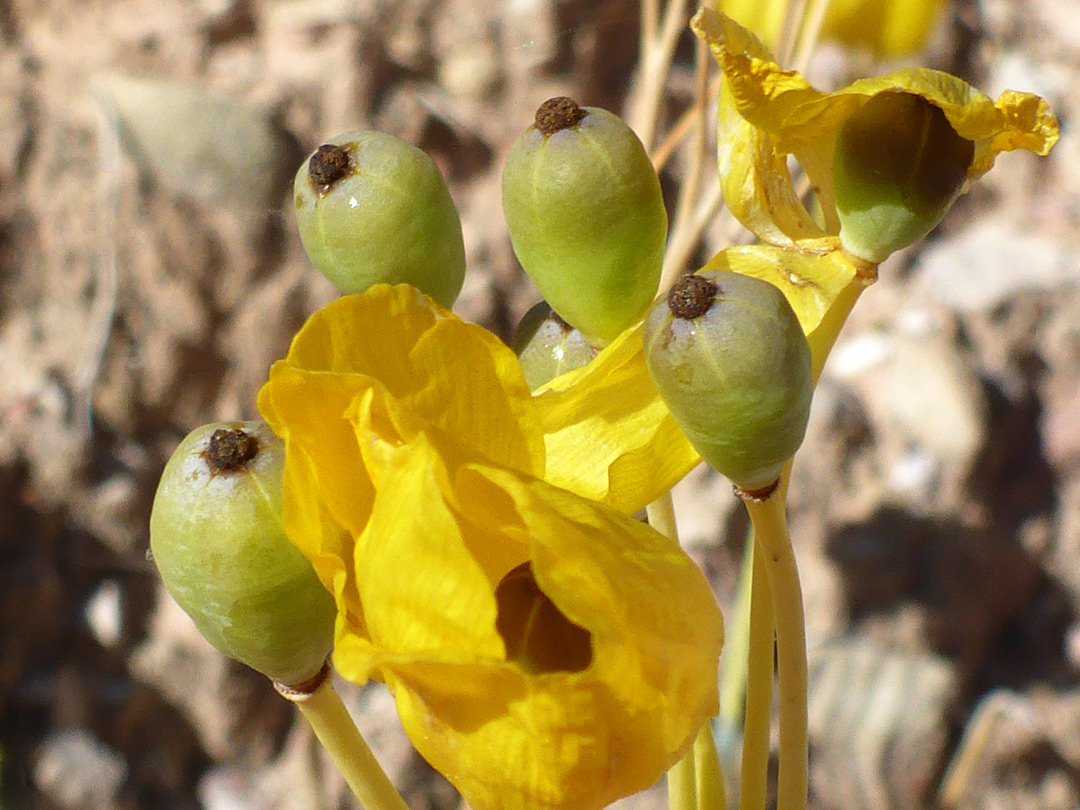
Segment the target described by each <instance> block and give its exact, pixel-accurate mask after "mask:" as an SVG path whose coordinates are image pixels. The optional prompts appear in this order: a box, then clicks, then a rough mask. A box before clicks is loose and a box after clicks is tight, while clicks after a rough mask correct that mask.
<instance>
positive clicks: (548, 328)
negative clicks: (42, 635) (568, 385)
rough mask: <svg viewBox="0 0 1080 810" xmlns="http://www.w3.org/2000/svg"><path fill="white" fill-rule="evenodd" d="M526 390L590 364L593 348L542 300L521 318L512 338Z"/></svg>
mask: <svg viewBox="0 0 1080 810" xmlns="http://www.w3.org/2000/svg"><path fill="white" fill-rule="evenodd" d="M511 348H513V350H514V353H515V354H517V356H518V360H519V361H521V369H522V371H524V372H525V382H527V383H528V384H529V390H530V391H535V390H536V389H537V388H539V387H540V386H541V385H543V384H544V383H546V382H549V381H550V380H554V379H555V378H556V377H558V376H559V375H560V374H565V373H566V372H568V371H573V370H574V369H579V368H582V367H583V366H586V365H588V364H589V362H591V361H592V359H593V357H594V356H595V351H594V350H593V348H592V346H590V345H589V343H588V341H586V340H585V337H584V336H583V335H582V334H581V332H579V331H578V330H577V329H575V328H574V327H572V326H571V325H570V324H568V323H567V322H566V321H564V320H563V319H562V318H560V317H559V316H558V315H556V314H555V313H554V312H552V311H551V307H549V306H548V305H547V304H546V303H544V302H543V301H541V302H540V303H539V304H537V305H536V306H534V307H533V308H532V309H530V310H529V311H528V312H526V313H525V317H523V318H522V319H521V323H519V324H518V328H517V331H516V332H515V333H514V340H513V342H512V343H511Z"/></svg>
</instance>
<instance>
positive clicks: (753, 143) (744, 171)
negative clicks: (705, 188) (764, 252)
mask: <svg viewBox="0 0 1080 810" xmlns="http://www.w3.org/2000/svg"><path fill="white" fill-rule="evenodd" d="M717 121H718V127H717V149H716V152H717V154H716V157H717V165H718V167H719V170H720V184H721V190H722V191H723V195H724V202H725V204H726V205H727V207H728V210H729V211H731V214H732V216H734V217H735V219H737V220H738V221H739V222H741V223H742V224H743V225H744V226H745V227H746V228H747V229H748V230H750V231H751V232H753V233H755V234H757V236H758V238H759V239H761V240H763V241H765V242H768V243H770V244H773V245H792V244H794V243H795V242H797V241H799V240H803V239H814V238H817V237H821V236H824V235H825V232H824V231H822V230H821V228H819V227H818V225H817V223H815V222H814V220H813V217H811V216H810V214H809V213H808V212H807V210H806V207H805V206H804V205H803V203H802V201H801V200H800V199H799V197H798V195H797V194H796V193H795V186H794V183H793V182H792V178H791V172H790V171H789V170H788V165H787V158H786V157H785V156H784V155H783V154H781V153H780V152H779V151H777V150H776V149H775V148H773V143H772V136H771V135H770V134H769V133H768V132H766V131H765V130H763V129H759V128H758V127H756V126H754V125H753V124H751V123H750V122H749V121H747V120H746V119H745V118H743V117H742V116H741V115H740V114H739V111H738V109H737V108H736V105H735V100H734V98H733V97H732V95H731V91H730V89H729V87H728V83H727V82H726V81H725V82H723V83H722V84H721V88H720V105H719V113H718V116H717Z"/></svg>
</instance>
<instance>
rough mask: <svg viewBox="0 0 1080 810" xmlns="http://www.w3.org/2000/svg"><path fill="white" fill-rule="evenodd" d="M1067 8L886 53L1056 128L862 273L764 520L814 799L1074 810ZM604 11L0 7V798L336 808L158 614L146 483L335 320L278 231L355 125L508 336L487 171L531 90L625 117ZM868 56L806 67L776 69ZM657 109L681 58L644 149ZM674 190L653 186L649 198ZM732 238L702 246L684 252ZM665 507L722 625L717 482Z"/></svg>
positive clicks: (981, 6)
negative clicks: (782, 514) (397, 156)
mask: <svg viewBox="0 0 1080 810" xmlns="http://www.w3.org/2000/svg"><path fill="white" fill-rule="evenodd" d="M691 11H692V8H691V7H690V5H689V4H687V7H686V15H685V16H686V17H687V18H689V15H690V13H691ZM1076 12H1077V9H1076V6H1075V0H1029V1H1025V0H979V1H976V0H958V2H956V3H954V4H952V5H950V6H949V7H948V9H947V11H946V14H945V17H944V18H943V20H942V22H941V24H940V26H939V27H938V29H937V31H936V32H935V36H934V38H933V40H932V41H931V43H930V44H929V46H928V50H927V52H926V53H925V54H923V55H922V56H921V57H920V58H919V61H921V62H922V63H924V64H927V65H929V66H933V67H939V68H943V69H947V70H950V71H952V72H955V73H957V74H958V75H961V76H962V77H964V78H966V79H967V80H969V81H971V82H972V83H974V84H976V85H977V86H979V87H981V88H982V89H984V90H986V91H987V92H989V93H990V94H991V95H994V96H996V95H997V94H998V93H999V92H1001V91H1002V90H1005V89H1007V88H1012V89H1018V90H1028V91H1034V92H1038V93H1040V94H1042V95H1044V96H1045V97H1047V98H1048V99H1049V100H1050V102H1051V104H1052V106H1053V107H1054V108H1055V110H1056V111H1057V112H1058V115H1059V117H1060V119H1061V123H1062V134H1063V137H1062V140H1061V142H1060V143H1059V144H1058V145H1057V147H1056V148H1055V149H1054V151H1053V153H1052V155H1051V157H1050V158H1048V159H1038V158H1033V157H1031V156H1029V155H1026V154H1011V155H1005V156H1003V157H1001V158H1000V159H999V160H998V167H997V168H996V169H995V171H994V172H992V173H991V174H990V175H988V176H987V177H986V179H985V180H984V182H982V183H981V184H980V185H978V186H977V187H976V188H975V189H974V190H973V192H972V193H971V194H969V195H968V196H967V197H966V198H964V199H963V200H962V201H961V203H960V204H958V205H957V207H956V208H955V210H954V211H953V212H952V213H951V214H950V216H949V218H948V219H947V220H946V222H945V223H944V224H943V225H942V227H941V228H939V229H938V231H937V232H936V233H935V234H934V235H933V236H932V237H931V238H930V239H929V240H927V241H926V243H925V244H922V245H919V246H917V247H915V248H913V249H911V250H908V251H906V252H904V253H903V254H901V255H898V256H895V257H893V258H892V259H891V260H890V261H889V262H888V263H887V264H886V265H885V266H884V267H883V268H882V273H881V281H880V282H879V283H878V284H877V285H876V286H875V287H873V288H871V289H870V290H869V291H868V292H867V293H866V294H865V295H864V296H863V299H862V301H861V302H860V305H859V307H858V308H857V310H856V312H855V315H854V316H853V318H852V321H851V322H850V323H849V326H848V328H847V329H846V330H845V332H844V335H843V336H842V338H841V341H840V343H839V345H838V346H837V349H836V353H835V355H834V356H833V358H832V359H831V360H830V363H829V366H828V367H827V368H826V371H825V374H824V377H823V379H822V383H821V386H820V389H819V391H818V394H817V397H816V400H815V409H814V416H813V419H812V424H811V429H810V433H809V435H808V438H807V442H806V444H805V445H804V448H803V450H802V451H801V452H800V455H799V457H798V463H797V466H796V473H795V478H794V482H793V486H792V516H791V517H792V527H793V531H794V535H795V538H796V544H797V552H798V554H799V562H800V566H801V571H802V576H803V583H804V589H805V592H806V601H807V610H808V625H809V627H808V629H809V635H810V642H811V653H810V657H811V671H812V699H811V728H812V733H813V744H814V757H813V768H812V770H813V779H814V783H813V799H812V806H813V807H814V808H820V809H821V810H826V809H834V810H879V808H880V809H881V810H886V809H888V810H892V809H893V808H896V809H899V808H919V807H942V808H949V809H950V810H951V809H952V808H964V809H965V810H966V809H967V808H1024V809H1026V808H1031V810H1067V809H1068V808H1075V807H1077V806H1078V805H1080V679H1078V673H1080V286H1078V285H1080V139H1078V138H1077V137H1076V129H1075V126H1076V121H1077V116H1078V115H1080V82H1077V81H1076V77H1077V75H1078V71H1080V14H1077V13H1076ZM638 16H639V7H638V3H637V2H635V0H513V2H501V1H500V0H183V1H182V0H85V2H79V3H73V2H67V0H0V43H2V44H0V807H2V808H4V809H5V810H22V808H34V810H112V809H113V808H116V809H117V810H129V809H131V810H134V809H135V808H139V809H140V810H141V809H142V808H161V809H162V810H174V809H175V810H187V809H188V808H191V809H192V810H194V809H195V808H205V810H269V809H270V808H274V809H275V810H277V809H278V808H280V809H281V810H285V809H286V808H289V809H291V808H296V810H301V808H302V809H303V810H308V809H309V808H311V809H312V810H313V809H314V808H329V807H354V806H355V804H354V803H352V800H351V799H350V798H349V797H348V796H346V795H345V792H344V790H343V786H342V784H341V783H340V780H338V778H337V777H336V775H335V774H334V772H333V770H332V768H330V767H329V766H328V765H327V763H326V762H325V761H324V760H323V759H322V758H321V756H320V755H319V753H318V751H317V749H316V747H315V746H314V744H313V740H312V739H311V736H310V734H309V733H308V732H307V730H306V729H305V728H304V727H303V726H302V725H300V724H298V723H297V722H296V721H295V718H294V714H293V710H292V708H291V707H290V706H288V705H287V704H285V702H284V701H282V700H281V699H280V698H279V697H278V696H277V695H276V694H275V693H274V692H273V691H272V689H271V688H270V686H269V684H268V683H266V682H265V681H264V680H262V679H261V678H259V677H257V676H255V675H254V674H252V673H251V672H249V671H247V670H245V669H244V668H243V667H241V666H238V665H235V664H232V663H229V662H227V661H225V660H224V659H222V658H221V657H220V656H219V655H218V654H217V653H216V652H214V651H213V650H212V649H210V648H209V647H208V645H207V644H206V643H205V642H203V641H202V640H201V638H200V637H199V636H198V634H197V633H196V632H195V631H194V629H193V628H192V626H191V625H190V624H189V622H188V621H187V619H186V617H185V616H184V615H183V614H182V613H181V612H180V611H179V609H178V608H176V607H175V605H174V604H172V603H171V601H170V600H169V599H168V598H167V597H166V596H165V595H164V593H163V591H162V590H161V588H160V586H159V583H158V580H157V578H156V575H155V571H154V569H153V566H152V564H151V563H150V562H148V561H147V558H146V549H147V544H148V537H147V520H148V515H149V510H150V503H151V500H152V497H153V493H154V488H155V486H156V481H157V477H158V475H159V474H160V471H161V469H162V467H163V466H164V463H165V460H166V459H167V457H168V455H169V454H170V453H171V451H172V449H173V448H174V447H175V446H176V444H177V443H178V442H179V440H180V439H181V438H182V436H183V435H184V434H185V433H186V432H187V431H188V430H190V429H191V428H193V427H195V426H196V425H198V424H201V423H204V422H208V421H213V420H218V419H248V418H252V417H254V416H256V411H255V407H254V395H255V392H256V391H257V390H258V388H259V386H260V384H261V383H262V381H263V379H264V378H265V375H266V372H267V369H268V367H269V364H270V363H271V362H272V361H273V360H274V359H275V358H277V357H279V356H281V355H282V354H283V352H284V351H285V349H286V347H287V345H288V341H289V339H290V337H291V335H292V333H293V332H294V331H295V330H296V328H297V327H298V326H299V325H300V324H301V323H302V322H303V320H304V318H305V317H306V316H307V315H308V314H310V313H311V312H312V311H313V310H314V309H315V308H317V307H318V306H319V305H321V304H322V303H325V302H326V301H328V300H330V299H331V298H332V296H333V291H332V290H331V289H330V287H329V285H328V284H327V283H326V282H325V281H323V280H322V279H321V278H320V277H318V276H317V274H315V273H314V272H313V271H312V270H311V269H310V267H309V265H308V264H307V261H306V259H305V257H304V255H303V252H302V250H301V248H300V244H299V240H298V238H297V236H296V234H295V230H294V224H293V221H292V219H291V212H290V206H289V200H290V194H289V188H290V185H291V177H292V174H293V173H294V172H295V170H296V168H297V167H298V166H299V164H300V162H301V160H302V159H303V157H304V155H305V154H306V153H307V152H308V151H310V150H311V149H313V148H314V147H316V146H317V145H318V144H319V143H320V139H321V138H323V137H327V136H330V135H333V134H336V133H338V132H340V131H342V130H346V129H353V128H378V129H381V130H384V131H387V132H390V133H392V134H394V135H397V136H399V137H401V138H403V139H405V140H407V141H409V142H411V143H413V144H416V145H418V146H420V147H422V148H424V149H425V150H427V151H428V152H429V153H430V154H431V155H432V156H433V157H434V158H435V160H436V161H437V163H438V164H439V166H440V168H441V169H442V170H443V171H444V173H445V174H446V176H447V178H448V180H449V182H450V185H451V189H452V192H453V194H454V197H455V200H456V202H457V204H458V208H459V210H460V212H461V215H462V219H463V225H464V233H465V241H466V248H467V252H468V260H469V267H470V270H469V275H468V278H467V280H466V286H465V290H464V292H463V295H462V298H461V300H460V301H459V303H458V306H457V311H458V312H459V313H460V314H462V315H463V316H464V317H466V318H469V319H471V320H475V321H477V322H480V323H483V324H484V325H486V326H488V327H489V328H491V329H493V330H494V331H496V332H497V333H499V334H500V335H503V336H504V337H505V336H508V334H509V332H510V331H511V329H512V326H513V324H514V323H515V322H516V319H517V318H518V317H520V315H521V314H522V313H523V312H524V311H525V310H526V309H527V308H528V306H530V305H531V304H532V303H534V302H535V301H536V300H537V296H536V293H535V291H534V290H533V289H532V288H531V286H530V285H529V283H528V281H527V280H526V279H525V278H524V276H523V274H522V273H521V271H520V269H519V268H518V266H517V264H516V262H515V259H514V257H513V254H512V252H511V250H510V247H509V241H508V239H507V237H506V234H505V231H504V228H503V225H502V217H501V205H500V193H499V183H500V180H499V178H500V168H501V163H502V160H503V158H504V155H505V153H506V151H507V149H508V147H509V145H510V143H511V142H512V141H513V139H514V138H515V137H516V136H517V135H518V134H519V133H520V132H521V131H522V130H523V129H524V128H525V127H527V126H528V125H529V123H530V122H531V120H532V115H533V111H534V110H535V108H536V106H537V105H538V104H539V103H540V102H542V101H543V100H545V99H546V98H548V97H550V96H554V95H572V96H574V97H576V98H577V99H578V100H579V101H581V102H582V103H585V104H589V105H595V106H603V107H607V108H609V109H612V110H615V111H622V110H624V109H625V105H626V104H627V101H628V94H629V93H630V91H631V87H632V86H633V81H634V78H635V71H636V68H637V61H638V46H639V42H638V40H639V22H638ZM887 67H891V65H890V66H885V65H880V64H875V63H873V62H872V61H871V60H870V58H869V57H868V56H867V54H864V53H859V52H855V51H849V50H842V49H840V48H839V47H836V46H830V45H828V44H825V45H823V46H822V47H821V48H820V49H819V51H818V54H817V56H816V58H815V60H814V62H813V65H812V67H811V71H810V73H811V75H812V77H813V78H815V79H816V80H817V81H818V82H819V83H820V84H823V85H833V86H836V85H840V84H843V83H846V81H847V80H849V79H850V78H853V77H855V76H857V75H863V74H865V73H867V72H870V71H874V72H880V71H883V70H885V69H886V68H887ZM693 85H694V43H693V41H692V37H691V36H690V35H689V33H686V34H684V35H683V37H682V38H681V39H680V41H679V44H678V48H677V50H676V59H675V66H674V69H673V71H672V74H671V76H670V79H669V81H668V83H667V89H666V92H665V95H664V96H663V99H662V108H661V116H660V130H661V134H663V132H664V131H666V130H667V129H669V128H670V127H671V126H672V125H673V124H674V122H675V120H676V118H677V116H678V115H679V114H680V112H681V111H682V110H683V109H685V108H686V106H687V105H688V103H689V102H690V100H691V98H692V94H693ZM709 137H710V138H711V137H712V136H711V135H710V136H709ZM658 140H659V138H658ZM685 165H686V162H685V161H683V160H680V159H678V157H676V159H674V160H672V161H671V162H669V164H668V166H667V168H666V169H665V172H664V175H663V180H664V183H665V187H666V188H667V189H668V191H669V192H670V196H671V200H672V203H673V204H674V201H675V199H676V196H677V190H678V188H679V187H680V184H681V183H683V182H684V181H685V168H684V166H685ZM733 233H737V230H733V229H731V228H730V227H729V226H728V225H725V223H724V222H723V220H722V218H718V220H717V224H716V225H715V226H714V227H712V228H711V229H710V230H709V231H708V232H707V234H706V239H705V243H704V245H703V246H702V247H701V249H700V252H699V254H698V256H697V258H698V259H703V258H705V257H707V255H710V254H711V252H713V251H715V250H716V249H719V248H720V247H722V246H723V244H725V241H724V240H725V239H730V238H732V234H733ZM736 238H745V237H736ZM691 264H692V262H691ZM688 269H689V268H688ZM677 505H678V507H679V509H680V514H681V517H682V529H683V535H684V541H685V542H686V543H687V545H688V546H690V547H691V550H692V551H693V553H694V554H695V555H696V556H697V557H698V558H699V559H700V560H701V561H702V564H703V565H704V566H705V567H706V570H707V571H708V572H709V573H710V575H711V576H712V578H713V580H714V582H715V584H716V588H717V593H718V595H719V597H720V599H721V601H722V602H723V603H725V604H727V603H729V602H730V600H731V598H732V595H733V591H734V586H735V579H736V576H737V570H738V565H739V560H740V556H741V551H742V542H743V536H744V533H745V520H744V518H743V517H742V515H741V513H740V512H739V510H738V509H737V508H736V504H735V501H734V499H733V498H732V496H731V495H730V490H729V487H728V485H727V484H726V483H725V482H723V481H722V480H720V479H718V478H717V477H716V476H715V475H712V474H710V473H708V472H706V471H697V472H695V473H694V474H692V475H691V476H690V478H689V479H688V480H687V481H686V482H684V484H682V485H681V486H680V488H679V490H678V492H677ZM345 691H346V696H347V698H348V700H349V702H350V707H351V709H352V710H353V711H354V712H355V714H356V716H357V717H358V719H359V722H360V723H361V725H362V727H363V729H364V731H365V732H366V733H367V735H368V736H369V738H370V740H371V741H372V744H373V747H374V748H375V749H376V752H377V754H378V756H379V757H380V759H381V760H382V761H383V763H384V764H385V766H386V767H387V769H388V770H389V772H390V773H391V775H392V776H393V778H394V779H395V781H396V782H397V784H398V785H399V786H400V787H401V789H402V791H403V793H404V795H405V796H406V799H407V800H408V801H409V803H410V805H411V806H412V807H413V808H415V810H423V808H454V807H456V806H457V804H458V800H457V798H456V796H455V794H454V792H453V790H452V789H451V788H449V786H447V785H446V783H445V782H443V781H442V780H441V778H439V777H438V776H437V775H435V774H433V773H432V772H431V770H430V769H429V768H427V767H426V766H425V765H424V763H423V762H422V760H420V759H419V757H418V756H417V755H416V754H415V753H414V752H413V751H412V749H411V747H410V746H409V744H408V742H407V741H406V740H405V739H404V738H403V737H402V735H401V732H400V729H399V727H398V725H397V720H396V717H395V715H394V713H393V706H392V701H391V700H390V698H389V697H388V696H387V694H386V693H385V691H384V690H382V689H381V688H380V687H369V688H367V689H363V690H361V689H350V688H347V687H346V689H345ZM627 804H628V806H656V796H655V795H645V796H643V797H637V798H635V799H632V800H630V801H628V802H627Z"/></svg>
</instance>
